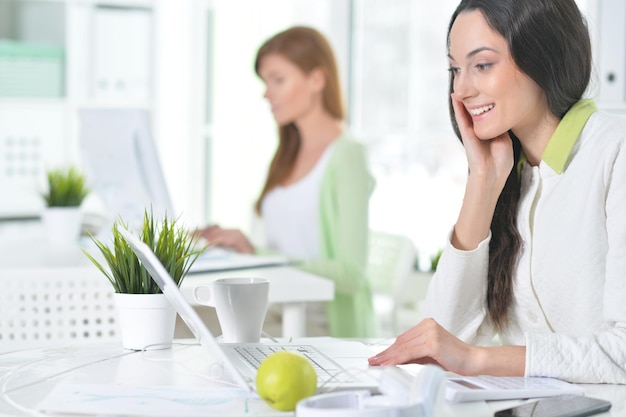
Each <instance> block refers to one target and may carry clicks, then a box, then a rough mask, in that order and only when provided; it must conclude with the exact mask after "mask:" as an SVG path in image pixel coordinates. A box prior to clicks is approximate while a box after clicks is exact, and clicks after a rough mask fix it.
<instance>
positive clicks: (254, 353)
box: [232, 345, 354, 384]
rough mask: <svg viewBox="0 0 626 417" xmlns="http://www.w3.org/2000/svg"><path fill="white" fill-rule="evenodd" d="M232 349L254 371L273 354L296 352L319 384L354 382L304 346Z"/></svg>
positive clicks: (337, 367)
mask: <svg viewBox="0 0 626 417" xmlns="http://www.w3.org/2000/svg"><path fill="white" fill-rule="evenodd" d="M232 349H233V350H234V351H235V352H236V353H237V355H239V356H240V357H241V358H243V359H244V360H245V361H246V362H248V363H249V364H250V365H252V367H253V368H254V369H258V368H259V365H261V362H263V360H264V359H265V358H267V357H268V356H269V355H271V354H272V353H275V352H279V351H283V350H286V351H290V352H296V353H299V354H301V355H303V356H304V357H305V358H307V359H308V360H309V361H310V362H311V365H313V368H314V369H315V372H316V373H317V380H318V384H319V383H322V384H323V383H325V382H326V381H327V380H329V379H331V378H332V380H333V382H354V378H353V377H352V376H351V375H350V374H349V373H347V372H341V371H342V368H341V367H340V366H339V365H337V364H336V363H335V362H333V361H332V360H330V359H329V358H328V357H326V356H324V355H322V354H321V353H320V352H319V351H317V350H315V349H313V348H312V347H311V346H306V345H254V346H233V347H232Z"/></svg>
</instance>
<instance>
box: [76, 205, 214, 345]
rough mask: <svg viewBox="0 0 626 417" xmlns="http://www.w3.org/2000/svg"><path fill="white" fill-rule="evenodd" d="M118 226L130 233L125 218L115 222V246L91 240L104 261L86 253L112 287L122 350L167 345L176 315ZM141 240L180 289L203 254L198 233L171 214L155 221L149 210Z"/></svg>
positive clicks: (145, 217)
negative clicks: (188, 229) (192, 266)
mask: <svg viewBox="0 0 626 417" xmlns="http://www.w3.org/2000/svg"><path fill="white" fill-rule="evenodd" d="M120 228H124V229H126V230H128V225H127V224H125V223H124V222H123V220H122V219H118V220H117V221H116V222H115V223H113V226H112V236H111V238H112V240H111V245H112V246H111V247H109V246H107V245H106V244H105V243H103V242H102V241H100V240H97V239H96V238H94V237H93V236H92V240H93V242H94V243H95V245H96V247H97V248H98V250H99V251H100V255H102V258H103V260H102V261H98V260H97V259H96V258H95V257H94V256H92V255H90V254H89V253H88V252H87V251H86V250H84V249H83V252H84V253H85V254H86V255H87V257H88V258H89V259H90V260H91V262H93V263H94V264H95V266H96V267H97V268H98V269H99V270H100V271H101V272H102V273H103V274H104V275H105V276H106V278H107V279H108V280H109V281H110V282H111V284H112V285H113V288H114V290H115V295H114V297H115V304H116V306H117V308H118V321H119V326H120V333H121V337H122V344H123V346H124V348H126V349H133V350H142V349H145V348H147V347H148V346H152V347H158V346H161V347H167V346H168V345H169V344H171V342H172V340H173V337H174V327H175V321H176V312H175V311H174V309H173V307H172V306H171V305H170V303H169V301H168V300H167V298H165V296H164V295H163V293H162V292H161V289H160V288H159V287H158V286H157V284H156V283H155V282H154V281H153V280H152V278H151V277H150V274H149V272H148V271H147V270H146V268H145V267H144V266H143V265H142V264H141V262H140V261H139V259H138V258H137V256H136V255H135V253H134V252H133V250H132V249H131V247H130V246H129V245H128V243H127V242H126V240H125V239H124V237H123V236H122V235H121V233H120ZM139 238H140V239H141V240H142V241H143V242H144V243H145V244H146V245H148V246H149V247H150V248H151V249H152V251H153V252H154V254H155V255H156V256H157V258H159V260H160V261H161V263H162V264H163V266H164V267H165V269H166V270H167V271H168V272H169V274H170V275H171V276H172V278H173V279H174V281H175V282H176V283H177V284H178V285H179V286H180V284H181V283H182V281H183V278H184V277H185V276H186V275H187V272H189V268H190V267H191V265H192V264H193V263H194V262H195V260H196V259H197V257H198V255H199V254H200V253H201V252H202V251H203V250H204V248H200V249H198V247H197V238H196V237H195V234H193V233H189V232H188V231H187V230H185V229H184V228H182V227H180V226H179V225H178V224H177V221H176V220H171V219H168V217H167V215H165V216H164V217H163V218H162V219H160V220H157V219H155V216H154V215H153V213H152V212H148V211H145V212H144V219H143V226H142V229H141V231H140V235H139Z"/></svg>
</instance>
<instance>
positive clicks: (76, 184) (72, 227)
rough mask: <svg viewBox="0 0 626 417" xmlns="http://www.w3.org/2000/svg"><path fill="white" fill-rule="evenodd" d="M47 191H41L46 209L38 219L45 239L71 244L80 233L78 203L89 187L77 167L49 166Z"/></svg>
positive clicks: (80, 202)
mask: <svg viewBox="0 0 626 417" xmlns="http://www.w3.org/2000/svg"><path fill="white" fill-rule="evenodd" d="M46 180H47V181H46V183H47V190H46V191H45V192H44V193H42V197H43V199H44V202H45V205H46V208H45V209H44V210H43V212H42V216H41V220H42V224H43V227H44V230H45V233H46V238H47V240H48V241H49V242H51V243H57V244H74V243H76V240H77V239H78V237H79V235H80V227H81V223H82V213H81V209H80V206H81V205H82V203H83V201H84V199H85V198H86V197H87V195H89V193H90V191H91V190H90V188H89V187H88V186H87V180H86V178H85V176H84V175H83V173H82V172H81V171H80V170H79V169H78V168H76V167H74V166H70V167H69V168H66V169H64V168H58V169H51V170H49V171H47V172H46Z"/></svg>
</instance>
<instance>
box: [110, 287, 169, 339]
mask: <svg viewBox="0 0 626 417" xmlns="http://www.w3.org/2000/svg"><path fill="white" fill-rule="evenodd" d="M115 305H116V307H117V320H118V323H119V329H120V335H121V337H122V346H123V347H124V349H131V350H143V349H165V348H169V347H170V346H171V344H172V342H173V340H174V327H175V325H176V311H175V310H174V308H173V307H172V305H171V304H170V302H169V301H168V300H167V298H166V297H165V295H163V294H118V293H116V294H115Z"/></svg>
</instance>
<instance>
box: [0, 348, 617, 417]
mask: <svg viewBox="0 0 626 417" xmlns="http://www.w3.org/2000/svg"><path fill="white" fill-rule="evenodd" d="M306 340H307V339H301V340H298V343H304V342H305V341H306ZM308 340H311V341H310V342H307V343H311V344H316V343H320V340H319V339H308ZM177 342H179V343H181V344H177V345H176V344H175V345H174V346H173V347H171V348H168V349H162V350H152V351H147V352H134V351H127V350H123V349H122V348H121V346H120V345H119V343H107V344H89V345H77V346H60V347H48V348H41V349H30V350H24V351H16V352H10V353H4V354H0V388H1V389H0V416H2V417H4V416H11V417H19V416H27V415H40V414H37V410H38V409H39V405H40V404H41V402H42V400H44V398H46V397H47V396H48V395H49V394H50V393H51V392H52V391H53V389H56V388H59V389H63V387H67V386H68V385H72V386H74V387H76V386H80V387H82V388H81V389H82V390H85V391H87V392H91V394H93V397H92V398H91V400H92V401H95V402H96V403H99V404H100V403H101V404H108V407H105V406H104V405H103V406H102V408H101V409H100V410H101V412H102V414H99V415H107V414H106V413H107V412H108V413H111V411H112V408H113V407H115V406H123V402H124V401H130V402H131V403H132V404H133V409H134V407H136V405H137V403H138V402H139V401H138V400H137V399H138V398H139V399H140V400H142V401H143V400H144V399H146V400H150V401H152V400H153V399H154V398H155V397H156V396H159V397H163V398H165V397H166V394H168V395H173V396H174V397H177V399H178V401H174V400H170V401H162V402H159V403H158V406H159V408H158V409H157V410H156V411H154V412H153V413H151V414H150V413H149V414H147V415H152V416H155V415H158V416H161V415H167V416H175V415H183V414H185V415H193V414H192V413H191V412H189V410H190V408H189V407H191V406H193V405H194V402H192V401H190V400H188V401H183V400H182V399H181V398H182V397H183V396H191V397H192V398H195V399H205V400H206V399H207V398H213V399H214V400H215V401H214V403H213V404H209V406H210V407H213V406H214V407H215V412H204V414H202V415H203V416H213V415H220V416H242V417H244V416H245V417H250V416H290V415H293V413H284V412H278V411H276V410H273V409H272V408H270V407H269V406H268V405H266V404H265V403H264V402H263V401H262V400H260V399H259V398H257V397H255V396H254V395H244V396H243V397H242V396H240V395H239V396H237V395H235V393H234V392H233V391H232V389H233V388H232V387H231V386H228V385H225V384H223V383H220V382H219V381H218V380H216V378H215V377H213V378H212V377H211V376H210V375H215V372H214V371H215V368H214V362H213V361H212V360H211V356H210V354H209V353H208V351H207V350H205V349H204V348H202V347H200V346H198V345H193V344H191V343H193V342H194V341H192V340H179V341H177ZM323 342H324V340H323V339H322V340H321V343H323ZM182 343H184V344H182ZM376 347H377V346H373V347H372V351H373V352H374V351H375V350H376ZM585 388H587V389H588V390H587V395H589V396H594V397H599V398H605V399H607V400H609V401H611V402H612V403H613V407H612V409H611V410H610V411H609V412H607V413H603V414H599V415H598V416H599V417H606V416H614V417H617V416H624V415H626V386H624V385H621V386H620V385H585ZM110 389H112V390H114V391H115V393H113V394H110V393H109V394H108V395H107V391H108V390H110ZM143 390H146V391H143ZM240 394H241V393H240ZM57 399H58V397H57ZM517 403H519V401H492V402H489V403H487V402H484V401H477V402H472V403H463V404H452V403H447V402H445V401H442V402H441V403H440V404H439V406H438V408H437V413H436V415H435V416H434V417H452V416H455V417H456V416H462V417H490V416H493V413H494V411H496V410H500V409H503V408H507V407H509V406H511V405H514V404H517ZM70 404H72V402H71V401H66V402H62V404H61V407H63V408H64V407H69V405H70ZM195 405H201V404H197V403H196V404H195ZM205 405H206V404H205ZM64 410H65V411H67V408H64ZM125 410H126V411H129V410H131V408H130V406H129V407H126V408H125ZM55 415H57V416H59V417H69V414H67V413H60V414H55ZM87 415H93V414H87ZM125 415H126V414H125ZM128 415H130V414H128Z"/></svg>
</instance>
